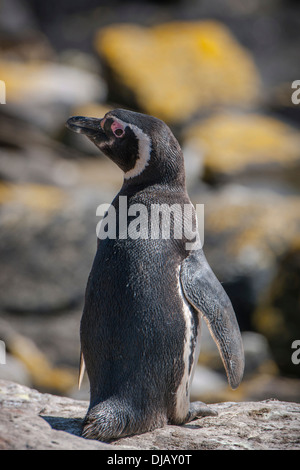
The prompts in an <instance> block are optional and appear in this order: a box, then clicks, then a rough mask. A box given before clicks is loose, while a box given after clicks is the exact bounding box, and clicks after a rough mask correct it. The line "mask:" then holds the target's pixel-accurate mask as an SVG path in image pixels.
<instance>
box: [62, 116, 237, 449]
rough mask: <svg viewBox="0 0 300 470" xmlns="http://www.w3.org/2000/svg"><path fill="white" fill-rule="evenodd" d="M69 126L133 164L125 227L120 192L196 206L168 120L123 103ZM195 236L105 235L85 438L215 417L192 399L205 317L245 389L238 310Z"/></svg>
mask: <svg viewBox="0 0 300 470" xmlns="http://www.w3.org/2000/svg"><path fill="white" fill-rule="evenodd" d="M67 126H68V127H69V128H70V129H71V130H73V131H75V132H78V133H81V134H85V135H86V136H88V138H89V139H90V140H91V141H92V142H94V143H95V145H97V147H99V149H100V150H101V151H102V152H103V153H104V154H105V155H107V156H108V157H109V158H111V160H113V161H114V162H115V163H116V164H117V165H118V166H119V167H120V168H121V169H122V170H123V172H124V183H123V186H122V188H121V190H120V192H119V193H118V195H117V196H116V197H115V199H114V200H113V202H112V206H113V207H114V208H115V211H116V214H117V217H116V222H117V224H118V220H119V219H118V213H119V204H120V200H121V199H120V196H126V198H127V206H128V208H130V206H132V205H133V204H142V205H143V206H145V207H146V208H147V209H148V210H149V211H150V209H151V205H153V204H166V205H168V206H172V205H173V204H177V205H180V207H183V206H184V205H191V202H190V199H189V197H188V194H187V191H186V187H185V172H184V162H183V155H182V151H181V149H180V146H179V144H178V142H177V140H176V139H175V137H174V135H173V134H172V132H171V131H170V129H169V128H168V126H167V125H166V124H165V123H163V122H162V121H160V120H159V119H156V118H154V117H151V116H147V115H143V114H140V113H135V112H132V111H126V110H121V109H117V110H114V111H111V112H109V113H107V114H106V115H105V117H104V118H103V119H96V118H85V117H81V116H77V117H72V118H70V119H69V120H68V122H67ZM191 210H192V213H193V218H194V221H195V218H196V215H195V211H194V208H193V207H192V209H191ZM129 220H130V218H129ZM129 220H128V223H129ZM117 229H118V227H117ZM117 233H118V232H117ZM172 235H173V236H172ZM187 241H190V240H187V239H186V238H185V237H184V236H183V237H182V238H181V239H178V238H176V237H174V233H171V237H170V238H169V239H164V238H162V237H160V238H158V239H153V238H151V237H148V238H135V239H133V238H130V237H127V238H122V237H118V236H117V237H116V238H115V239H109V238H106V239H102V240H100V241H98V247H97V252H96V256H95V260H94V263H93V266H92V270H91V273H90V276H89V280H88V284H87V289H86V295H85V306H84V311H83V315H82V320H81V329H80V335H81V348H82V355H83V359H84V362H85V364H86V369H87V373H88V377H89V380H90V407H89V410H88V412H87V415H86V418H85V423H84V429H83V436H85V437H87V438H94V439H100V440H104V441H109V440H111V439H117V438H119V437H123V436H127V435H132V434H137V433H142V432H145V431H149V430H152V429H155V428H157V427H161V426H164V425H165V424H167V423H174V424H183V423H186V422H189V421H191V420H192V419H194V418H195V417H197V416H203V415H207V414H212V412H211V411H210V409H209V408H208V407H207V406H206V405H205V404H203V403H201V402H195V403H190V398H189V394H190V386H191V382H192V377H193V372H194V368H195V365H196V363H197V360H198V355H199V338H200V326H201V318H202V317H203V318H204V320H205V321H206V323H207V324H208V327H209V329H210V332H211V334H212V336H213V338H214V340H215V341H216V343H217V346H218V348H219V351H220V354H221V357H222V360H223V363H224V366H225V369H226V372H227V376H228V381H229V383H230V385H231V386H232V388H236V387H237V386H238V385H239V383H240V381H241V379H242V375H243V369H244V353H243V346H242V340H241V335H240V331H239V327H238V324H237V320H236V317H235V313H234V311H233V308H232V305H231V303H230V300H229V298H228V296H227V295H226V293H225V291H224V289H223V287H222V286H221V284H220V283H219V281H218V280H217V278H216V277H215V275H214V274H213V272H212V270H211V268H210V267H209V265H208V263H207V261H206V259H205V256H204V253H203V251H202V249H201V248H200V246H196V247H195V246H194V248H196V249H192V250H187V249H186V246H187V245H186V242H187ZM195 243H197V241H195Z"/></svg>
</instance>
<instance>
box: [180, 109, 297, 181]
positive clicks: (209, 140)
mask: <svg viewBox="0 0 300 470" xmlns="http://www.w3.org/2000/svg"><path fill="white" fill-rule="evenodd" d="M186 139H187V140H188V139H193V142H196V143H198V145H199V149H200V148H201V149H202V151H203V154H204V165H205V168H206V169H207V170H209V171H210V172H212V173H224V174H226V173H234V172H238V171H240V170H241V169H244V168H246V167H247V166H250V165H261V164H268V163H277V164H284V165H289V164H291V163H294V162H295V161H297V160H300V134H299V132H297V131H296V130H295V129H293V128H292V127H290V126H288V125H287V124H284V123H282V122H280V121H278V120H277V119H274V118H271V117H267V116H261V115H258V114H230V113H219V114H216V115H213V116H212V117H210V118H208V119H206V120H204V121H203V122H200V123H198V124H195V125H193V126H191V127H190V128H189V129H188V131H187V133H186Z"/></svg>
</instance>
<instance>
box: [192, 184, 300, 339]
mask: <svg viewBox="0 0 300 470" xmlns="http://www.w3.org/2000/svg"><path fill="white" fill-rule="evenodd" d="M192 202H193V203H194V204H197V203H203V204H204V207H205V217H204V222H205V226H204V227H205V239H204V247H203V248H204V252H205V254H206V256H207V259H208V261H209V263H210V265H211V266H212V268H213V270H214V272H215V274H216V275H217V277H218V278H219V280H220V281H221V282H222V283H223V285H224V288H225V289H226V291H227V293H228V295H229V296H230V298H231V300H232V302H233V305H234V307H235V311H236V314H237V316H238V320H239V322H240V326H241V327H242V328H243V329H244V330H245V329H252V327H253V325H252V320H251V316H252V314H253V312H254V310H255V309H256V307H257V303H258V301H259V299H260V298H261V295H262V294H263V293H264V292H265V289H267V288H268V287H269V285H270V282H271V280H272V278H273V276H274V275H275V273H276V269H277V268H276V266H277V258H278V257H280V256H281V255H283V254H284V253H285V252H286V250H288V249H289V247H290V246H291V244H292V242H293V239H294V238H295V236H296V235H297V233H299V227H300V217H299V214H300V201H299V198H298V197H297V196H296V195H289V196H288V195H285V196H283V195H279V194H276V193H273V192H272V191H268V190H263V189H260V190H259V189H256V190H255V191H253V190H252V189H249V188H246V187H243V186H238V185H228V186H225V187H223V188H221V189H219V190H217V191H214V192H213V193H210V192H208V193H207V194H202V195H200V196H199V197H193V198H192Z"/></svg>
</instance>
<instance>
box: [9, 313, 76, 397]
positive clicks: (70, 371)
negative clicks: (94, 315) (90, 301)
mask: <svg viewBox="0 0 300 470" xmlns="http://www.w3.org/2000/svg"><path fill="white" fill-rule="evenodd" d="M78 326H79V324H78ZM44 327H45V326H44ZM18 329H20V328H18ZM18 329H15V328H14V327H13V326H12V325H11V322H8V321H6V320H4V319H3V318H1V319H0V338H1V340H2V341H4V343H5V348H6V350H7V352H8V354H6V356H7V357H6V361H5V364H3V365H2V366H1V368H0V378H2V379H7V380H15V381H17V382H18V383H21V384H22V385H24V384H25V385H30V386H33V387H35V388H37V389H38V390H42V391H50V392H52V393H58V394H64V395H66V394H68V393H70V392H71V390H72V389H73V388H75V386H76V385H77V378H78V367H76V368H75V367H70V366H66V365H62V364H64V360H63V359H64V358H63V356H62V357H60V362H59V361H57V362H56V364H55V363H54V362H53V361H52V360H51V354H46V353H45V352H44V351H43V350H42V349H41V348H40V347H39V346H38V345H37V344H36V343H35V341H34V340H32V339H31V337H30V336H25V335H24V334H21V333H20V331H18ZM48 334H50V331H48ZM76 339H77V358H79V355H80V347H79V336H78V335H76ZM40 341H41V339H40ZM44 341H45V337H44ZM48 341H50V342H51V339H50V338H49V339H48ZM74 343H75V339H74ZM53 347H54V346H53ZM57 364H59V365H57ZM77 364H78V361H77Z"/></svg>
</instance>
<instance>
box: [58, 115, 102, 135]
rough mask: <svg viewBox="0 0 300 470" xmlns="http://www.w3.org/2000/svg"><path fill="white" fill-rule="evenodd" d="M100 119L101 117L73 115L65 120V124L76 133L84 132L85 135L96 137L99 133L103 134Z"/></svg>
mask: <svg viewBox="0 0 300 470" xmlns="http://www.w3.org/2000/svg"><path fill="white" fill-rule="evenodd" d="M101 121H102V119H98V118H93V117H84V116H73V117H70V118H69V119H68V120H67V122H66V126H67V127H68V129H70V130H71V131H74V132H77V133H78V134H84V135H86V136H87V137H96V136H98V135H99V134H104V131H103V129H102V127H101Z"/></svg>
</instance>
